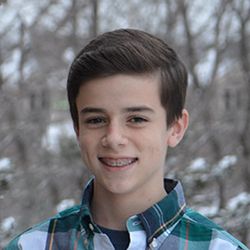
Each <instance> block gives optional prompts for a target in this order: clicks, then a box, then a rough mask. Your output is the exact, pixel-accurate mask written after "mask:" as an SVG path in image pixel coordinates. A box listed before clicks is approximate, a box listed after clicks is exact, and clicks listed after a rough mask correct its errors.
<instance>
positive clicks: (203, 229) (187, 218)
mask: <svg viewBox="0 0 250 250" xmlns="http://www.w3.org/2000/svg"><path fill="white" fill-rule="evenodd" d="M182 227H183V228H182V230H183V229H184V228H185V229H184V231H185V233H186V236H185V237H188V240H189V241H193V242H202V244H205V242H206V244H207V245H209V249H213V250H216V249H218V250H219V249H220V250H231V249H232V250H233V249H235V250H236V249H244V250H249V249H248V248H247V247H246V246H245V245H244V244H243V243H241V242H240V241H238V240H237V239H236V238H234V237H233V236H232V235H231V234H229V233H228V232H226V231H225V230H224V229H223V228H222V227H220V226H219V225H217V224H216V223H214V222H213V221H211V220H210V219H208V218H207V217H205V216H203V215H202V214H200V213H198V212H196V211H194V210H192V209H190V208H187V210H186V212H185V214H184V216H183V220H182ZM187 235H188V236H187Z"/></svg>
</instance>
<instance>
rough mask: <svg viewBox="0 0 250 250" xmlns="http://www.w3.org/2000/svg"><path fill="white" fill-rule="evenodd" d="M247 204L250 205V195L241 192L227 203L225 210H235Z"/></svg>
mask: <svg viewBox="0 0 250 250" xmlns="http://www.w3.org/2000/svg"><path fill="white" fill-rule="evenodd" d="M247 204H250V194H249V193H246V192H242V193H240V194H238V195H237V196H235V197H233V198H231V199H230V200H229V201H228V203H227V208H228V209H229V210H235V209H236V208H237V207H239V206H240V205H247Z"/></svg>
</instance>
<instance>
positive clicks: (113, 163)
mask: <svg viewBox="0 0 250 250" xmlns="http://www.w3.org/2000/svg"><path fill="white" fill-rule="evenodd" d="M101 161H102V162H103V163H105V164H106V165H109V166H111V167H123V166H126V165H130V164H131V163H133V162H135V159H122V160H110V159H103V158H102V159H101Z"/></svg>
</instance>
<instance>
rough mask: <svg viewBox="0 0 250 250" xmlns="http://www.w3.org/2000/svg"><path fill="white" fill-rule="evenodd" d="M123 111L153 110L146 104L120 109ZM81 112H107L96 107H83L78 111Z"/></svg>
mask: <svg viewBox="0 0 250 250" xmlns="http://www.w3.org/2000/svg"><path fill="white" fill-rule="evenodd" d="M122 111H123V113H134V112H150V113H154V112H155V111H154V110H153V109H152V108H149V107H148V106H133V107H126V108H123V109H122ZM80 113H81V114H89V113H107V111H106V109H103V108H97V107H85V108H83V109H82V110H81V111H80Z"/></svg>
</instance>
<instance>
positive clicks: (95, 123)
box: [84, 117, 107, 127]
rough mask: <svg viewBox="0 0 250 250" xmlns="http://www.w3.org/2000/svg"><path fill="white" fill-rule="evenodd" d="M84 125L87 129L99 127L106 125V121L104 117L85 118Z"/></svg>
mask: <svg viewBox="0 0 250 250" xmlns="http://www.w3.org/2000/svg"><path fill="white" fill-rule="evenodd" d="M84 123H85V124H86V125H87V126H88V127H101V126H103V125H105V124H106V123H107V121H106V119H105V118H104V117H90V118H87V119H86V120H85V121H84Z"/></svg>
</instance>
